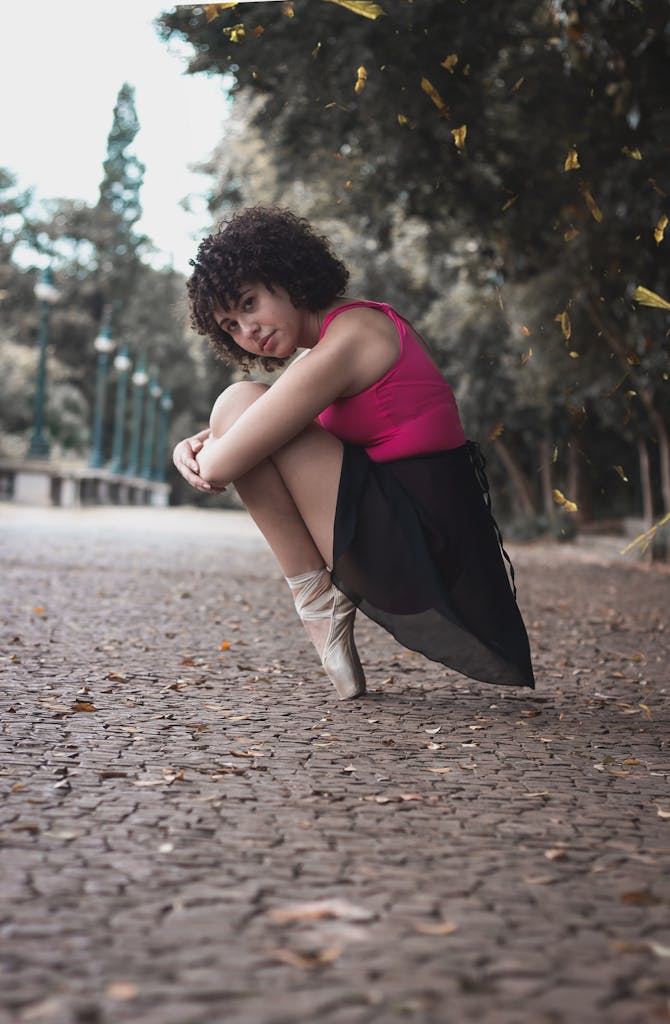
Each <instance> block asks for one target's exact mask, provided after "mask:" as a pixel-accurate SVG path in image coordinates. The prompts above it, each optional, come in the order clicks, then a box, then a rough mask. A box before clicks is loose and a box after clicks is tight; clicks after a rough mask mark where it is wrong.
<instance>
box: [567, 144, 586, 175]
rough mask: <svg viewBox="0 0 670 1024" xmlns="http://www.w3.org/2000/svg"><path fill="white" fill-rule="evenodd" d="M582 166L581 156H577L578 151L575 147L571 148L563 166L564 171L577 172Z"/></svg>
mask: <svg viewBox="0 0 670 1024" xmlns="http://www.w3.org/2000/svg"><path fill="white" fill-rule="evenodd" d="M581 166H582V165H581V164H580V162H579V156H578V155H577V150H576V148H575V147H574V146H571V147H570V149H569V150H568V155H567V156H566V158H565V163H564V165H563V170H564V171H576V170H577V168H578V167H581Z"/></svg>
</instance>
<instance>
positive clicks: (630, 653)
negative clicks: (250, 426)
mask: <svg viewBox="0 0 670 1024" xmlns="http://www.w3.org/2000/svg"><path fill="white" fill-rule="evenodd" d="M0 521H1V525H2V527H3V529H2V531H1V532H0V556H2V555H4V556H5V559H4V561H5V568H4V572H3V574H2V576H1V577H0V608H2V611H1V612H0V645H1V646H0V722H1V723H2V724H1V726H0V728H2V750H3V755H2V760H1V762H0V787H1V789H0V793H1V797H0V898H1V911H0V1024H4V1022H5V1019H6V1020H7V1021H8V1022H10V1024H17V1022H23V1021H24V1020H25V1021H30V1020H34V1021H46V1022H47V1024H125V1022H129V1024H219V1021H223V1020H225V1022H226V1024H284V1022H285V1024H289V1022H290V1024H301V1022H303V1021H304V1022H305V1024H307V1022H309V1024H313V1022H314V1020H317V1019H318V1020H321V1021H322V1022H323V1024H368V1022H370V1024H392V1022H393V1021H396V1020H398V1021H420V1022H421V1024H432V1022H433V1021H434V1022H435V1024H444V1021H445V1020H454V1021H458V1022H459V1024H461V1022H463V1024H466V1022H470V1021H472V1022H475V1021H476V1022H477V1024H575V1022H578V1024H590V1022H591V1021H593V1022H594V1024H641V1022H642V1021H644V1022H645V1024H646V1021H647V1020H649V1021H652V1020H654V1019H664V1018H667V1017H668V1014H669V1005H670V1004H669V1002H668V1001H669V1000H670V991H669V986H668V982H667V962H668V961H667V957H663V956H662V955H658V954H657V953H654V951H653V943H654V942H655V943H657V944H658V946H659V948H663V947H665V948H667V947H668V946H669V945H670V932H669V931H668V924H667V922H668V913H669V905H670V872H668V869H667V868H668V858H669V857H670V821H668V820H667V819H666V818H664V817H662V816H661V815H659V809H660V810H661V811H662V812H668V811H670V803H669V802H668V789H667V778H668V774H669V773H670V771H669V769H668V764H669V758H668V749H669V743H668V735H669V734H670V730H669V728H668V726H669V724H670V722H669V718H670V716H669V715H668V687H667V679H666V671H667V664H668V655H669V654H670V640H669V637H670V630H660V629H656V628H655V627H654V628H651V627H650V623H652V624H653V623H656V622H660V621H661V619H662V618H663V617H664V615H665V609H666V608H667V605H668V597H669V595H670V575H669V574H668V570H667V567H666V568H664V567H658V568H657V567H654V568H652V569H651V570H647V569H642V568H639V567H629V566H628V565H627V564H626V563H624V562H622V561H620V560H613V561H610V562H607V563H605V562H603V561H602V558H601V559H600V561H598V559H597V558H596V557H595V556H591V555H589V553H588V551H586V550H585V549H584V548H576V547H574V546H570V545H561V546H552V545H547V544H537V545H532V546H529V547H526V548H519V549H517V550H515V551H514V557H515V561H516V563H517V576H518V579H519V582H520V585H521V586H520V595H521V598H522V601H523V606H524V611H525V613H526V616H527V621H528V622H529V624H530V632H531V639H532V641H533V648H534V653H535V661H536V669H537V677H538V688H537V690H536V691H535V692H533V693H530V692H528V693H526V692H522V691H514V690H498V689H497V688H495V687H487V686H486V685H485V684H478V683H475V682H472V681H469V680H464V679H463V677H460V676H458V675H457V674H456V673H453V672H449V671H446V670H444V669H442V667H440V666H435V665H432V664H431V663H429V662H427V661H424V660H423V659H421V658H420V657H418V656H413V655H410V652H406V651H403V650H402V648H400V647H399V646H398V645H396V644H395V643H394V642H393V641H392V640H390V638H389V637H388V636H387V635H386V634H385V633H384V632H383V631H382V630H380V629H378V627H376V626H374V624H372V623H369V622H367V621H364V620H361V622H360V623H359V624H358V625H357V633H358V636H359V640H360V641H361V650H362V654H363V659H364V661H365V662H366V665H367V667H368V670H369V677H370V681H371V693H370V695H369V697H368V698H366V700H364V701H360V702H359V701H356V702H351V703H343V704H342V703H339V702H338V701H337V700H336V699H335V696H334V694H333V692H332V691H331V690H330V688H329V687H330V684H329V683H328V680H327V679H326V678H325V676H324V675H323V673H322V672H321V671H320V669H319V667H318V664H317V663H316V660H315V658H314V655H313V652H312V651H311V649H310V647H309V644H308V643H307V642H306V640H305V638H304V636H303V634H302V632H301V631H300V626H299V623H298V622H297V620H296V618H295V614H294V612H293V609H292V606H291V602H290V597H289V595H288V593H287V592H286V590H285V587H284V584H283V581H282V579H281V575H280V574H279V572H278V571H277V569H276V567H275V566H274V564H273V562H272V560H271V558H270V556H269V554H268V553H267V552H266V551H265V549H264V547H263V546H262V542H260V541H259V539H258V537H257V535H256V534H255V532H254V530H255V528H254V527H253V526H252V525H251V524H250V523H249V521H248V520H247V519H246V518H245V517H244V516H243V515H241V514H239V513H227V512H214V511H207V512H198V511H196V510H181V509H166V510H164V511H163V510H162V511H161V512H160V514H159V513H157V512H155V511H153V510H149V509H140V508H138V509H114V510H111V509H110V510H104V509H90V510H78V511H76V512H65V511H64V510H53V511H43V512H40V511H36V510H22V511H21V513H20V514H19V513H18V512H17V510H14V509H12V508H10V507H9V506H4V507H3V506H0ZM185 538H188V542H187V543H184V539H185ZM182 595H190V596H182ZM38 604H39V605H41V606H43V607H45V608H46V609H47V613H46V616H37V615H35V613H33V612H32V608H34V607H36V606H37V605H38ZM611 609H615V612H616V615H615V616H614V615H613V613H612V611H611ZM614 618H616V622H617V624H618V627H619V628H617V630H616V631H610V630H608V624H609V623H610V620H612V621H614ZM542 623H544V625H542ZM17 636H18V637H20V640H21V642H20V643H17V642H15V638H16V637H17ZM224 640H226V641H228V642H229V643H230V645H231V646H230V648H229V649H226V650H222V649H221V646H220V645H221V643H222V642H223V641H224ZM640 655H641V656H642V658H643V661H642V662H641V661H640ZM13 658H14V660H12V659H13ZM16 658H19V659H20V660H18V661H17V660H15V659H16ZM391 675H392V676H393V683H392V684H388V685H387V684H385V683H384V680H386V679H387V678H388V677H389V676H391ZM642 679H644V680H645V683H644V685H642V683H641V681H640V680H642ZM376 688H378V691H377V689H376ZM603 695H604V696H603ZM47 698H48V699H47ZM82 698H84V699H86V700H88V701H90V702H91V703H92V704H93V705H94V706H95V708H96V710H95V711H94V712H76V711H74V710H73V709H72V705H73V704H74V703H75V701H76V700H78V699H82ZM50 705H54V706H53V707H52V706H50ZM438 727H439V732H437V733H435V732H427V731H426V730H429V729H436V728H438ZM428 743H434V744H436V745H437V749H433V750H430V749H429V748H428ZM435 767H447V768H449V772H447V773H445V774H437V773H434V772H432V771H430V770H429V769H431V768H435ZM350 769H353V770H350ZM654 772H655V773H656V774H652V773H654ZM326 900H331V901H335V903H334V904H333V905H332V906H333V907H334V908H335V909H334V910H332V909H331V911H330V913H334V914H335V916H331V917H328V916H320V915H321V914H326V915H327V914H328V911H327V910H323V909H322V910H321V911H319V910H318V908H317V909H316V910H315V909H313V908H312V909H310V906H309V905H310V904H313V903H315V902H317V903H318V902H319V901H326ZM352 907H353V910H352V909H351V908H352ZM357 909H358V910H359V911H361V912H362V913H363V918H362V919H360V920H357V919H356V910H357ZM282 910H284V912H288V911H291V910H292V911H293V914H294V919H289V920H284V921H280V920H277V919H276V917H277V912H278V911H282ZM348 914H349V915H353V916H351V917H348V916H347V915H348ZM452 925H455V926H456V927H455V929H452ZM115 986H116V987H115ZM124 986H125V987H124ZM3 1015H4V1016H3Z"/></svg>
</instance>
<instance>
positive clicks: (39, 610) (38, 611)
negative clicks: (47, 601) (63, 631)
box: [33, 604, 47, 615]
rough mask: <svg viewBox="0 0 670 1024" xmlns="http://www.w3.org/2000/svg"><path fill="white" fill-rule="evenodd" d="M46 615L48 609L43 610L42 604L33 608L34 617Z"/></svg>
mask: <svg viewBox="0 0 670 1024" xmlns="http://www.w3.org/2000/svg"><path fill="white" fill-rule="evenodd" d="M46 613H47V610H46V608H43V607H42V605H41V604H38V605H37V606H36V607H35V608H33V615H46Z"/></svg>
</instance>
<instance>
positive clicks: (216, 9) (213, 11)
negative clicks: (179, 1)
mask: <svg viewBox="0 0 670 1024" xmlns="http://www.w3.org/2000/svg"><path fill="white" fill-rule="evenodd" d="M232 7H237V0H235V3H230V4H204V5H203V8H202V9H203V12H204V15H205V17H206V18H207V21H214V19H215V18H218V16H219V14H220V13H221V11H227V10H229V9H230V8H232Z"/></svg>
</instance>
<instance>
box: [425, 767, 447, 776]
mask: <svg viewBox="0 0 670 1024" xmlns="http://www.w3.org/2000/svg"><path fill="white" fill-rule="evenodd" d="M426 771H427V772H434V773H435V775H446V774H447V772H450V771H451V768H426Z"/></svg>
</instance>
